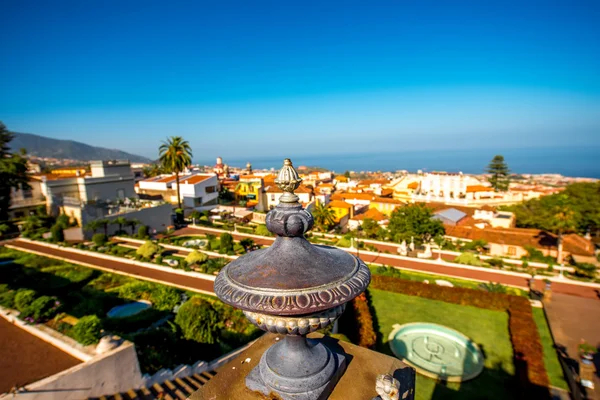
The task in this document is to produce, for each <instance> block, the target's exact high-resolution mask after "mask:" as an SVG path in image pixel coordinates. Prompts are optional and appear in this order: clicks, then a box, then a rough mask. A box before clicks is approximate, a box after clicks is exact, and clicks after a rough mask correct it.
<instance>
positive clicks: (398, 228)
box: [388, 203, 445, 242]
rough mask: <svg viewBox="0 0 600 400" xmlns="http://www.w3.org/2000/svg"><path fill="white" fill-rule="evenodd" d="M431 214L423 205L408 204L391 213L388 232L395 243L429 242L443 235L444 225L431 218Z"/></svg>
mask: <svg viewBox="0 0 600 400" xmlns="http://www.w3.org/2000/svg"><path fill="white" fill-rule="evenodd" d="M432 216H433V213H432V211H431V209H430V208H428V207H427V206H425V205H424V204H421V203H417V204H409V205H406V206H404V207H398V208H396V209H395V210H394V211H393V212H392V216H391V217H390V223H389V225H388V230H389V232H390V236H391V238H392V239H393V240H394V241H395V242H401V241H403V240H407V241H408V240H411V238H413V237H414V238H417V239H419V240H421V241H422V242H429V241H430V240H431V238H433V237H435V236H437V235H444V233H445V230H444V225H443V224H442V222H441V221H439V220H437V219H433V218H432Z"/></svg>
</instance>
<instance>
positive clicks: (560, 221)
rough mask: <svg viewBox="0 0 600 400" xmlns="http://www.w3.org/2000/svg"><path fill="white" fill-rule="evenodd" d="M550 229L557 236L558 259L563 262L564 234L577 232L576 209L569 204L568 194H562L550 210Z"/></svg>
mask: <svg viewBox="0 0 600 400" xmlns="http://www.w3.org/2000/svg"><path fill="white" fill-rule="evenodd" d="M548 224H549V227H550V230H551V231H552V232H553V233H555V234H556V236H557V239H558V240H557V241H558V243H557V254H556V261H558V262H559V263H561V262H562V253H563V235H564V234H565V233H571V232H575V230H576V228H577V219H576V215H575V211H573V208H572V207H571V206H570V204H569V198H568V197H567V196H566V195H560V196H559V197H558V199H557V202H556V204H555V205H554V206H553V207H552V209H551V211H550V216H549V220H548Z"/></svg>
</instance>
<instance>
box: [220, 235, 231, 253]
mask: <svg viewBox="0 0 600 400" xmlns="http://www.w3.org/2000/svg"><path fill="white" fill-rule="evenodd" d="M220 240H221V251H223V252H225V253H227V252H230V251H233V236H231V235H230V234H229V233H227V232H223V233H221V237H220Z"/></svg>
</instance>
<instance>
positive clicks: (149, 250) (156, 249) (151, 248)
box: [136, 240, 162, 260]
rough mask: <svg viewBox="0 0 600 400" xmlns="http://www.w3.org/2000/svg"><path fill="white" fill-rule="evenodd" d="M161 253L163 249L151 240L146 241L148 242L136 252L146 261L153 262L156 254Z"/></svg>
mask: <svg viewBox="0 0 600 400" xmlns="http://www.w3.org/2000/svg"><path fill="white" fill-rule="evenodd" d="M161 252H162V247H160V246H159V245H158V244H156V243H154V242H152V241H151V240H146V242H145V243H144V244H143V245H141V246H140V247H138V249H137V250H136V254H138V255H140V256H141V257H142V258H144V259H145V260H151V259H152V258H153V257H154V256H155V255H156V254H159V253H161Z"/></svg>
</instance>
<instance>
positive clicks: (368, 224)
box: [361, 218, 379, 239]
mask: <svg viewBox="0 0 600 400" xmlns="http://www.w3.org/2000/svg"><path fill="white" fill-rule="evenodd" d="M361 228H362V230H363V232H364V233H365V235H366V236H367V238H369V239H374V238H376V237H377V233H378V232H379V224H378V223H377V222H376V221H375V220H374V219H372V218H365V219H364V220H363V222H362V225H361Z"/></svg>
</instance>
